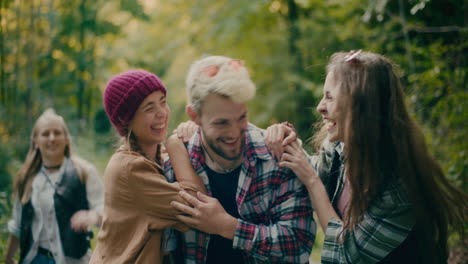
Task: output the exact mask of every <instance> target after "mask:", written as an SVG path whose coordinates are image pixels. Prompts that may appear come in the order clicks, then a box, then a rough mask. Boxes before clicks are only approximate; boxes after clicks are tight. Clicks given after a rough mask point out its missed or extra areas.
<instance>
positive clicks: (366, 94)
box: [327, 52, 468, 263]
mask: <svg viewBox="0 0 468 264" xmlns="http://www.w3.org/2000/svg"><path fill="white" fill-rule="evenodd" d="M350 55H352V54H350V53H346V52H339V53H335V54H333V55H332V57H331V59H330V62H329V64H328V66H327V73H330V72H333V76H334V78H335V79H336V81H337V82H338V83H339V84H340V92H341V96H340V98H341V100H339V104H341V105H342V106H343V108H341V109H342V110H341V111H342V112H343V113H345V114H346V116H345V120H346V124H345V125H344V142H345V150H344V155H345V159H346V164H345V166H346V170H345V171H346V173H347V175H346V176H347V177H348V179H349V183H350V186H351V189H352V190H358V191H353V195H352V197H351V200H350V204H349V207H348V211H347V213H348V217H347V218H346V219H345V220H344V228H345V230H346V229H350V228H354V227H355V226H356V225H357V224H358V223H359V221H361V220H362V217H363V216H364V214H365V212H366V211H367V210H368V208H369V206H370V204H371V203H372V202H373V201H374V200H375V199H376V198H378V196H379V194H381V192H382V191H383V190H384V188H385V186H386V184H388V183H390V182H392V181H395V180H401V182H402V183H403V185H404V187H405V189H406V191H407V193H408V196H409V199H410V202H411V204H412V206H413V208H414V210H415V214H416V226H415V228H416V230H415V231H416V232H417V235H418V238H419V239H418V241H419V242H421V243H422V244H421V245H420V246H421V248H420V250H424V254H425V255H426V256H427V257H428V260H429V262H431V261H434V262H437V263H439V261H440V260H443V261H444V262H445V261H446V259H447V239H448V235H449V231H448V227H449V225H450V226H451V227H453V228H454V229H455V230H457V231H459V232H460V233H461V234H462V236H463V237H464V222H465V221H466V216H467V214H466V213H467V204H468V202H467V201H468V200H467V195H466V193H464V192H462V191H460V190H459V189H457V188H455V187H454V186H453V185H452V184H451V183H450V182H449V181H448V180H447V178H446V177H445V175H444V173H443V171H442V169H441V167H440V166H439V165H438V163H437V162H436V161H435V160H434V158H433V157H432V156H431V154H430V153H429V151H428V149H427V146H426V143H425V140H424V135H423V133H422V130H421V128H420V127H419V125H418V124H417V122H416V121H415V120H413V119H412V118H411V117H410V114H409V112H408V110H407V107H406V104H405V95H404V92H403V88H402V84H401V82H400V79H399V77H398V75H397V72H398V68H397V67H396V65H394V64H393V63H392V61H390V60H389V59H388V58H386V57H384V56H382V55H379V54H375V53H371V52H361V53H359V54H357V56H355V57H354V58H351V59H349V58H350ZM462 241H463V239H462ZM431 254H432V255H431Z"/></svg>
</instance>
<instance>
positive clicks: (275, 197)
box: [171, 164, 316, 263]
mask: <svg viewBox="0 0 468 264" xmlns="http://www.w3.org/2000/svg"><path fill="white" fill-rule="evenodd" d="M272 165H273V164H272ZM272 181H274V184H276V188H274V189H272V190H266V188H265V189H262V190H259V191H260V192H263V191H265V192H272V194H271V195H263V196H261V198H266V197H267V196H269V197H270V198H271V200H269V201H265V202H264V201H260V202H259V203H258V204H249V205H246V206H247V207H249V208H248V209H249V210H250V211H251V214H252V215H251V216H248V215H247V216H245V217H246V218H248V219H256V220H255V223H254V221H246V220H243V219H236V218H234V217H232V216H230V215H229V214H227V213H226V211H225V210H224V209H223V207H222V206H221V204H219V202H218V201H217V199H215V198H211V197H208V196H204V195H200V194H198V195H197V197H193V196H191V195H189V194H188V193H187V192H182V193H181V196H182V197H183V198H184V199H185V200H186V201H187V202H188V203H189V204H190V205H191V206H188V205H184V204H182V203H178V202H172V203H171V204H172V205H173V206H174V207H175V208H176V209H178V210H180V211H182V212H183V213H184V214H186V215H179V216H178V218H179V220H181V221H182V222H184V223H186V224H187V225H189V226H191V227H193V228H195V229H198V230H200V231H203V232H206V233H209V234H217V235H220V236H223V237H226V238H228V239H233V247H234V248H237V249H241V250H244V251H247V252H248V254H249V255H251V256H252V257H254V258H257V259H260V260H262V261H272V262H294V263H306V262H308V261H309V256H310V252H311V250H312V245H313V242H314V239H315V231H316V226H315V222H314V220H313V215H312V208H311V206H310V202H309V198H308V196H307V192H306V191H305V188H304V186H303V185H302V184H301V183H300V182H299V181H298V180H297V179H296V178H295V176H294V175H293V174H290V175H289V176H285V175H282V176H278V177H277V178H275V179H273V180H272ZM276 181H277V182H276ZM197 198H198V199H197Z"/></svg>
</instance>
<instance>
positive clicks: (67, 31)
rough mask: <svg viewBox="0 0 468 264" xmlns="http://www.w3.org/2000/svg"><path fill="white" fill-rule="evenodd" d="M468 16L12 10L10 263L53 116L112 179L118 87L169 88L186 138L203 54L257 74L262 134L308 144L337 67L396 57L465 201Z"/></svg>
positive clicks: (8, 41) (332, 5)
mask: <svg viewBox="0 0 468 264" xmlns="http://www.w3.org/2000/svg"><path fill="white" fill-rule="evenodd" d="M467 11H468V1H466V0H393V1H389V0H235V1H234V0H232V1H230V0H217V1H210V0H199V1H183V0H166V1H162V0H139V1H137V0H67V1H59V0H28V1H21V0H0V116H1V118H0V256H3V255H4V251H5V248H6V241H7V236H8V232H7V230H6V223H7V221H8V219H9V217H10V214H11V192H12V178H13V176H14V175H15V173H16V172H17V170H18V169H19V167H20V166H21V164H22V162H23V161H24V158H25V155H26V152H27V148H28V146H29V143H30V139H29V137H30V131H31V127H32V125H33V123H34V121H35V119H36V118H37V117H38V116H39V115H40V114H41V113H42V111H43V110H45V109H46V108H48V107H53V108H54V109H55V110H56V111H57V112H58V113H59V114H60V115H63V116H64V117H65V119H66V120H67V123H68V125H69V127H70V130H71V134H72V135H73V136H74V137H73V139H74V145H73V148H74V151H75V153H78V154H79V155H81V156H83V157H84V158H86V159H88V160H90V161H92V162H93V163H94V164H95V165H96V166H97V167H98V169H99V171H100V172H101V173H102V172H103V170H104V168H105V164H106V162H107V161H108V159H109V157H110V156H111V154H112V152H113V150H114V149H115V147H116V142H117V136H116V133H115V132H114V131H113V130H112V129H111V127H110V125H109V121H108V120H107V117H106V116H105V113H104V111H103V106H102V93H103V89H104V87H105V83H106V81H107V80H108V79H109V78H110V77H111V76H112V75H114V74H117V73H119V72H122V71H125V70H128V69H131V68H143V69H146V70H149V71H152V72H154V73H156V74H157V75H159V76H160V77H161V78H162V80H163V82H164V83H165V84H166V86H167V87H168V90H169V95H168V101H169V105H170V107H171V110H172V115H171V122H170V126H171V128H174V127H175V126H176V125H177V124H178V123H179V122H181V121H184V120H187V117H186V115H185V112H184V109H185V91H184V77H185V75H186V73H187V69H188V66H189V65H190V63H191V62H192V61H193V60H195V59H197V58H199V57H200V56H202V55H204V54H214V55H226V56H229V57H233V58H239V59H242V60H244V61H245V62H246V66H247V67H248V69H249V71H250V73H251V76H252V79H253V80H254V82H255V83H256V85H257V95H256V98H255V99H254V100H253V101H252V102H251V103H250V105H249V119H250V121H251V122H253V123H255V124H257V125H258V126H260V127H267V126H268V125H270V124H272V123H276V122H281V121H285V120H287V121H289V122H291V123H293V124H294V125H295V126H296V128H297V129H298V132H299V135H300V137H301V138H303V139H307V138H309V137H310V136H311V135H312V134H313V124H314V123H315V122H316V121H318V120H319V116H318V114H317V113H316V111H315V106H316V105H317V103H318V101H319V99H320V98H321V93H322V87H323V82H324V77H325V66H326V63H327V60H328V58H329V57H330V55H331V54H333V53H334V52H336V51H349V50H355V49H364V50H369V51H373V52H378V53H382V54H384V55H386V56H388V57H390V58H391V59H393V60H394V61H395V62H396V63H397V64H399V65H400V66H401V73H402V79H403V82H404V85H405V91H406V93H407V95H408V102H407V103H408V104H409V106H410V109H411V110H412V113H413V115H414V117H415V118H416V119H417V120H418V121H419V122H420V123H421V125H422V127H423V129H424V132H425V136H426V140H427V142H428V144H429V146H430V149H431V151H432V153H433V154H434V156H435V157H436V159H437V160H438V161H439V162H440V164H441V165H442V167H443V169H444V171H445V172H446V175H447V177H448V178H449V179H450V180H451V181H452V182H453V183H454V184H456V185H457V186H459V187H461V188H462V189H463V190H465V192H466V191H467V189H468V186H467V181H466V178H467V171H468V159H467V154H468V153H467V150H468V140H466V136H467V133H466V131H467V130H466V124H467V123H468V109H467V107H468V104H467V99H468V93H467V86H468V85H467V84H468V72H467V68H468V12H467ZM464 124H465V125H464ZM319 239H320V238H319ZM452 240H453V241H456V240H457V238H452ZM320 243H321V242H320V241H317V243H316V245H317V247H320ZM457 244H459V243H458V242H453V243H452V246H453V247H456V245H457ZM316 252H319V250H316ZM459 253H460V254H461V255H464V256H465V257H466V251H464V252H463V250H462V252H459ZM460 254H459V255H460ZM314 258H315V259H318V256H317V255H316V254H315V256H314ZM459 260H460V259H459ZM2 261H3V259H2ZM454 263H455V262H454Z"/></svg>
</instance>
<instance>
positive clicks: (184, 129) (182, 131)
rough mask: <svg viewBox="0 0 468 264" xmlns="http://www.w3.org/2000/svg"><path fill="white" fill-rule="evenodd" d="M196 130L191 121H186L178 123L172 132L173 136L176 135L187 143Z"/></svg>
mask: <svg viewBox="0 0 468 264" xmlns="http://www.w3.org/2000/svg"><path fill="white" fill-rule="evenodd" d="M197 130H198V125H197V124H195V122H193V121H186V122H182V123H180V124H179V125H178V126H177V128H176V129H174V130H173V131H172V133H173V134H177V136H178V137H179V138H181V139H182V140H183V141H184V142H188V141H189V140H190V138H191V137H192V136H193V134H195V133H196V132H197Z"/></svg>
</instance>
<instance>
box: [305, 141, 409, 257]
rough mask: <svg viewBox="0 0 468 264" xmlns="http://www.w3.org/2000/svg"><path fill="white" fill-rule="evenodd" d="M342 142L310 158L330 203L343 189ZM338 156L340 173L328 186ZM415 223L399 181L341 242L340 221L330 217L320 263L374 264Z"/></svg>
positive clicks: (375, 202) (347, 232)
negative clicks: (333, 164)
mask: <svg viewBox="0 0 468 264" xmlns="http://www.w3.org/2000/svg"><path fill="white" fill-rule="evenodd" d="M342 152H343V143H330V142H326V143H325V144H324V145H323V146H322V149H321V152H320V153H319V154H318V155H314V156H310V157H309V158H310V159H309V161H310V163H311V165H312V167H314V168H315V170H316V171H317V173H318V174H319V176H320V178H321V179H322V182H323V183H324V185H325V187H326V188H327V191H328V195H329V197H330V201H332V203H333V202H334V201H335V200H336V199H338V197H340V195H341V191H342V189H343V182H344V180H343V177H344V161H343V156H342ZM336 155H339V163H340V165H339V174H338V179H335V180H336V187H333V188H331V189H330V188H328V187H329V186H330V182H331V181H332V179H330V177H329V175H330V170H332V167H334V166H332V163H333V159H334V158H336V157H335V156H336ZM414 224H415V215H414V211H413V209H412V206H411V204H410V203H409V201H408V195H407V193H406V192H405V190H404V188H403V186H402V184H401V182H399V181H397V182H394V183H391V184H389V185H388V186H387V188H386V189H385V191H384V192H383V193H382V194H381V195H380V196H379V197H378V198H377V199H376V200H375V201H373V202H372V203H371V205H370V207H369V209H368V211H367V212H366V213H365V215H364V217H363V219H362V221H361V222H360V223H359V224H358V225H357V226H356V228H354V229H353V230H347V231H346V232H345V233H344V239H342V231H343V222H342V221H339V220H338V219H336V218H332V219H331V220H330V221H329V223H328V226H327V230H325V241H324V243H323V249H322V263H334V264H335V263H353V264H354V263H355V264H359V263H369V264H371V263H377V262H379V261H380V260H382V259H384V258H385V257H386V256H387V255H388V254H389V253H390V252H392V251H393V250H394V249H396V248H397V247H398V246H399V245H400V244H401V243H402V242H403V241H404V240H405V239H406V237H407V236H408V234H409V233H410V231H411V229H412V228H413V226H414Z"/></svg>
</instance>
